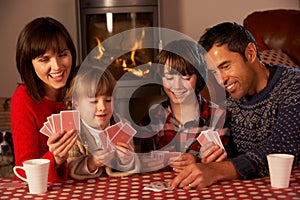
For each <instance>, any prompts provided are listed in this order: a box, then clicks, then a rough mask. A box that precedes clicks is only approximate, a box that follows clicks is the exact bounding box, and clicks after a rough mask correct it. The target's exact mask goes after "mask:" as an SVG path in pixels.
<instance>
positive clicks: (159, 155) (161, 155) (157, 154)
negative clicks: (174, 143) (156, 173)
mask: <svg viewBox="0 0 300 200" xmlns="http://www.w3.org/2000/svg"><path fill="white" fill-rule="evenodd" d="M167 153H169V151H158V150H156V151H151V157H152V158H153V159H155V160H159V161H163V162H164V161H165V154H167Z"/></svg>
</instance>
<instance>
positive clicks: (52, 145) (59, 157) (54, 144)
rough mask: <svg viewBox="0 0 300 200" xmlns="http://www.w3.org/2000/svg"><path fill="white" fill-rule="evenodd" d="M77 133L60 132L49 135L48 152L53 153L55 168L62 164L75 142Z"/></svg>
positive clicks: (73, 131)
mask: <svg viewBox="0 0 300 200" xmlns="http://www.w3.org/2000/svg"><path fill="white" fill-rule="evenodd" d="M77 136H78V134H77V131H76V130H70V131H68V132H67V131H60V132H57V133H55V134H53V135H51V136H50V137H49V139H48V141H47V145H48V147H49V151H50V152H52V153H53V155H54V159H55V164H56V168H58V167H59V166H60V165H61V164H62V163H64V162H65V161H66V160H67V158H68V156H69V150H70V149H71V148H72V147H73V145H74V144H75V142H76V140H77Z"/></svg>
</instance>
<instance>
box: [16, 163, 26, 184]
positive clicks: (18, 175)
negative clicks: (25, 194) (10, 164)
mask: <svg viewBox="0 0 300 200" xmlns="http://www.w3.org/2000/svg"><path fill="white" fill-rule="evenodd" d="M17 169H21V170H24V171H25V169H24V167H22V166H14V168H13V170H14V173H15V175H16V176H17V177H19V178H20V179H21V180H23V181H26V182H27V179H26V178H24V177H23V176H21V175H20V174H19V173H18V172H17Z"/></svg>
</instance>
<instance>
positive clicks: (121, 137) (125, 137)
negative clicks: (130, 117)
mask: <svg viewBox="0 0 300 200" xmlns="http://www.w3.org/2000/svg"><path fill="white" fill-rule="evenodd" d="M135 133H136V130H135V129H134V128H132V127H131V126H130V124H128V123H127V122H125V123H124V125H123V126H122V128H121V129H120V130H119V131H118V132H117V134H115V136H114V137H113V138H112V139H111V143H112V144H114V145H116V144H117V143H118V142H123V143H129V141H130V140H131V139H132V138H133V136H134V135H135Z"/></svg>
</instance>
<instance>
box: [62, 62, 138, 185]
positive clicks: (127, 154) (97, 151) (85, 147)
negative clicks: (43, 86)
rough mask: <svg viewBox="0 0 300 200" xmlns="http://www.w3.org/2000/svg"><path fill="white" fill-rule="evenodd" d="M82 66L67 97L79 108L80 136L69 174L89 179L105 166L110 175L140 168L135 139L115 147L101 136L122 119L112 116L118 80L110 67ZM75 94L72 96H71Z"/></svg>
mask: <svg viewBox="0 0 300 200" xmlns="http://www.w3.org/2000/svg"><path fill="white" fill-rule="evenodd" d="M84 67H85V68H83V69H80V72H79V73H78V74H77V76H76V78H75V79H74V83H73V84H72V88H71V89H70V91H68V95H67V97H68V101H69V102H70V101H71V100H72V106H73V108H75V109H76V110H79V111H80V117H81V131H80V138H79V139H78V140H77V142H76V145H75V146H74V147H73V149H72V150H71V153H70V158H69V161H70V163H69V166H70V176H71V177H72V178H75V179H86V178H91V177H98V176H100V175H101V174H102V173H103V171H104V169H105V171H106V173H107V174H108V175H109V176H127V175H130V174H133V173H136V172H138V170H139V164H138V160H137V159H136V157H135V155H134V149H133V141H132V140H131V141H130V143H129V144H126V143H122V142H119V143H117V145H116V146H115V148H116V151H112V149H111V148H107V147H108V146H107V145H110V144H107V141H105V139H104V140H103V139H100V138H103V137H100V135H103V134H105V133H104V130H105V129H106V128H107V127H109V126H111V125H113V124H115V123H116V122H118V121H120V118H118V116H117V114H114V117H113V96H112V95H113V91H114V87H115V85H116V81H115V79H114V77H113V75H112V74H111V73H110V72H109V71H107V70H106V71H103V70H101V69H100V68H98V67H86V66H84ZM71 98H72V99H71Z"/></svg>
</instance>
